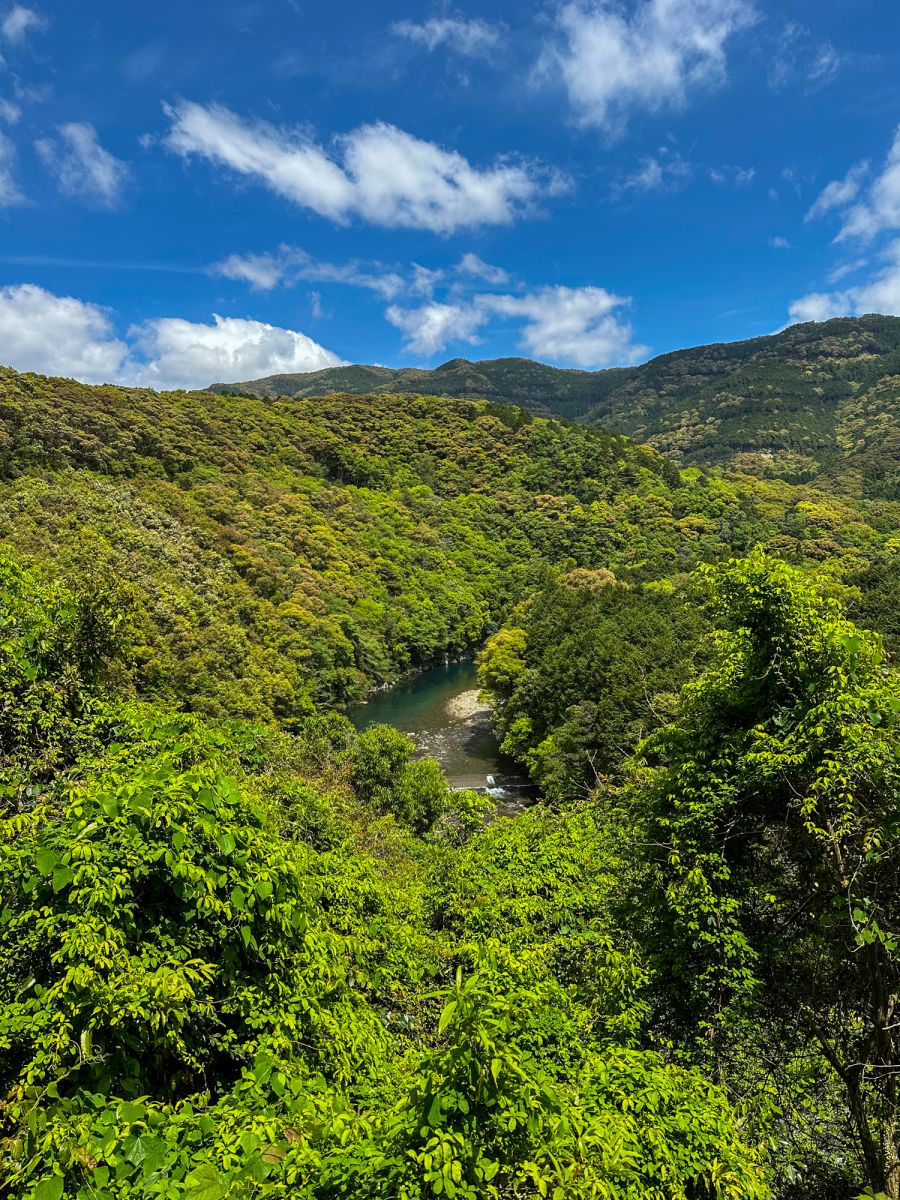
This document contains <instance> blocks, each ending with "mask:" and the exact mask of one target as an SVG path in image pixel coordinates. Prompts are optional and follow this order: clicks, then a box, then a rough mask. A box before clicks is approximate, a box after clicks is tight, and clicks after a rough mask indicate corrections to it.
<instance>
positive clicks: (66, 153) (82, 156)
mask: <svg viewBox="0 0 900 1200" xmlns="http://www.w3.org/2000/svg"><path fill="white" fill-rule="evenodd" d="M57 133H58V135H59V136H58V137H57V138H55V139H54V138H42V139H41V140H40V141H37V142H35V149H36V150H37V152H38V154H39V155H40V157H41V159H42V161H43V163H44V165H45V166H46V167H47V169H48V170H49V171H52V173H53V174H54V175H55V176H56V178H57V180H58V182H59V186H60V189H61V190H62V191H63V192H65V194H66V195H67V196H77V197H79V198H80V199H83V200H86V201H88V203H90V204H95V205H97V206H99V207H101V208H113V207H115V205H116V204H117V203H118V201H119V199H120V197H121V194H122V189H123V187H124V186H125V182H126V180H127V179H128V167H127V166H126V165H125V163H123V162H121V161H120V160H119V159H118V158H115V157H114V155H112V154H110V152H109V151H108V150H105V149H104V148H103V147H102V146H101V145H100V142H99V141H98V140H97V131H96V129H94V127H93V125H87V124H84V123H83V122H80V121H70V122H69V123H68V124H66V125H59V126H58V127H57Z"/></svg>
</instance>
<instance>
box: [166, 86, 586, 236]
mask: <svg viewBox="0 0 900 1200" xmlns="http://www.w3.org/2000/svg"><path fill="white" fill-rule="evenodd" d="M166 111H167V114H168V116H169V117H170V119H171V123H172V124H171V129H170V130H169V133H168V134H167V135H166V139H165V141H166V145H167V146H168V147H169V148H170V149H171V150H173V151H175V152H176V153H178V154H181V155H183V156H184V157H189V156H191V155H200V156H201V157H203V158H206V159H208V160H209V161H211V162H215V163H218V164H219V165H221V166H225V167H228V168H229V169H231V170H232V171H235V172H237V173H238V174H240V175H244V176H246V177H247V178H250V179H255V180H256V181H257V182H260V183H262V184H264V185H265V186H266V187H268V188H269V189H270V190H271V191H273V192H276V193H277V194H278V195H280V196H284V197H285V198H286V199H288V200H290V201H292V202H293V203H294V204H297V205H299V206H300V207H302V208H309V209H312V210H313V211H314V212H317V213H318V214H319V215H320V216H323V217H328V218H330V219H332V220H334V221H339V222H344V221H347V220H349V219H350V218H351V217H353V216H357V217H362V218H363V219H364V220H367V221H370V222H371V223H372V224H375V225H382V226H386V227H389V228H405V229H426V230H430V231H431V232H433V233H452V232H453V231H454V230H457V229H466V228H473V227H476V226H479V225H504V224H509V223H511V222H512V221H513V220H515V218H516V217H518V216H520V215H522V214H523V213H527V212H528V211H529V210H530V209H531V208H532V206H533V204H534V202H535V200H536V199H537V198H538V196H539V195H540V194H541V193H542V192H545V193H547V194H553V193H554V192H555V191H558V190H559V189H560V187H561V186H562V184H561V180H560V178H559V177H554V176H550V177H545V178H544V179H541V178H539V173H536V172H535V170H534V169H533V168H531V167H527V166H525V165H523V164H516V163H512V162H510V161H506V160H502V159H501V160H499V161H497V162H496V163H495V164H494V165H493V166H491V167H489V168H487V169H486V170H479V169H478V168H477V167H473V166H472V164H471V163H470V162H468V160H467V159H466V158H464V157H463V155H461V154H458V153H457V152H456V151H452V150H444V149H443V148H442V147H440V146H436V145H434V143H432V142H425V141H422V140H421V139H419V138H416V137H413V136H412V135H411V134H408V133H405V132H404V131H403V130H402V129H397V128H396V126H394V125H387V124H383V123H378V124H372V125H362V126H360V127H359V128H358V129H355V130H353V131H352V132H351V133H349V134H346V135H345V136H343V137H341V138H339V139H337V143H336V151H337V153H336V156H331V155H329V153H328V152H326V151H325V150H324V149H323V148H322V147H321V146H319V145H317V144H316V143H315V142H313V141H312V140H311V138H310V137H309V136H308V135H307V134H304V133H301V132H299V131H296V130H287V129H279V128H275V127H274V126H271V125H267V124H264V123H261V122H257V123H249V122H245V121H243V120H241V118H240V117H238V116H236V115H235V114H234V113H232V112H230V111H229V110H228V109H227V108H223V107H221V106H219V105H211V106H209V107H204V106H203V105H200V104H193V103H189V102H184V103H181V104H178V105H176V106H174V107H172V108H167V109H166ZM338 159H339V160H340V161H338Z"/></svg>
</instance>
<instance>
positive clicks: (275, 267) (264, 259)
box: [209, 254, 287, 292]
mask: <svg viewBox="0 0 900 1200" xmlns="http://www.w3.org/2000/svg"><path fill="white" fill-rule="evenodd" d="M209 270H210V274H212V275H221V276H222V277H223V278H225V279H237V280H240V281H241V282H243V283H249V284H250V286H251V287H252V288H253V289H254V290H255V291H258V292H270V291H271V290H272V288H276V287H278V285H279V284H280V283H283V282H284V280H285V275H286V273H287V264H286V263H285V262H284V259H283V258H281V257H279V256H276V255H274V254H229V255H228V257H227V258H223V259H222V261H221V262H217V263H213V265H212V266H211V267H210V268H209Z"/></svg>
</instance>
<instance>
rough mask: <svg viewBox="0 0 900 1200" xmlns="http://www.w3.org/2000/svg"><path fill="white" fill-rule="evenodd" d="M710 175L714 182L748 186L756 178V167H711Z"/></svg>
mask: <svg viewBox="0 0 900 1200" xmlns="http://www.w3.org/2000/svg"><path fill="white" fill-rule="evenodd" d="M709 177H710V179H711V180H712V181H713V183H719V184H732V185H733V186H734V187H747V185H748V184H751V183H752V182H753V180H754V179H755V178H756V167H732V166H721V167H710V168H709Z"/></svg>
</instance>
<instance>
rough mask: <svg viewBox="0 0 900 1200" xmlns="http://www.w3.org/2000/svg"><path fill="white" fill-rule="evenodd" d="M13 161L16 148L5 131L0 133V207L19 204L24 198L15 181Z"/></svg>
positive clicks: (14, 161) (14, 160)
mask: <svg viewBox="0 0 900 1200" xmlns="http://www.w3.org/2000/svg"><path fill="white" fill-rule="evenodd" d="M15 163H16V148H15V146H14V145H13V144H12V142H11V141H10V140H9V138H8V137H7V136H6V134H5V133H0V208H8V207H9V206H10V205H13V204H21V203H22V202H23V200H24V196H23V195H22V193H21V192H20V191H19V185H18V184H17V183H16V176H15Z"/></svg>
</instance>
